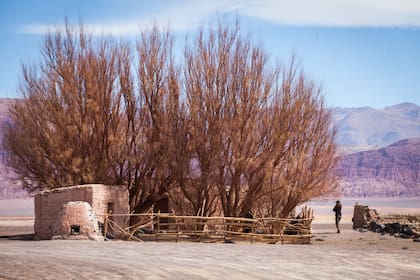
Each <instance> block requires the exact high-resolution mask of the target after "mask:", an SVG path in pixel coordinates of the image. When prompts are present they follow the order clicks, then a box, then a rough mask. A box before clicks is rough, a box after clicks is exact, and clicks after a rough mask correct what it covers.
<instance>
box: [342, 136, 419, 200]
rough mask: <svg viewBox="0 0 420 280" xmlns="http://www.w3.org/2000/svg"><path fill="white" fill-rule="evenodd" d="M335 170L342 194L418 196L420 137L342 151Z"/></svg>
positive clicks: (354, 195) (356, 195) (355, 195)
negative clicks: (378, 146)
mask: <svg viewBox="0 0 420 280" xmlns="http://www.w3.org/2000/svg"><path fill="white" fill-rule="evenodd" d="M337 174H338V176H340V177H341V180H340V184H341V186H342V188H343V191H344V195H345V196H352V197H360V196H366V197H372V196H377V197H400V196H420V138H414V139H405V140H401V141H398V142H396V143H395V144H392V145H390V146H388V147H385V148H381V149H377V150H372V151H365V152H359V153H355V154H351V155H344V156H342V158H341V160H340V163H339V165H338V167H337Z"/></svg>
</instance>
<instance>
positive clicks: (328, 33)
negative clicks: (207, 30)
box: [0, 0, 420, 108]
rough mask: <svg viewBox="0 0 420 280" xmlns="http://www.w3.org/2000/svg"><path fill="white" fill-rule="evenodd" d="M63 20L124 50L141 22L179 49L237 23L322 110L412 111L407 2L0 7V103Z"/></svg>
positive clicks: (414, 13) (415, 28)
mask: <svg viewBox="0 0 420 280" xmlns="http://www.w3.org/2000/svg"><path fill="white" fill-rule="evenodd" d="M315 2H316V5H315V4H314V3H315ZM65 16H67V17H68V18H69V19H70V21H71V22H77V21H79V19H81V20H82V21H83V23H84V25H85V26H87V28H88V30H91V31H92V32H94V33H95V34H103V33H105V34H113V35H115V36H122V37H125V38H127V39H129V40H130V39H133V38H135V36H136V34H138V32H139V30H140V29H141V28H142V27H144V26H147V25H150V23H151V22H158V23H162V24H164V25H167V24H169V25H170V27H171V29H172V30H173V31H174V33H175V34H177V35H178V36H177V40H178V41H179V42H181V43H182V42H183V39H184V37H183V36H184V34H185V32H195V30H197V28H198V27H199V26H200V25H202V24H206V23H208V22H211V21H214V20H216V19H217V18H218V17H219V18H220V17H221V16H222V17H225V18H230V17H232V18H234V17H235V16H238V17H239V19H240V21H241V25H242V29H243V30H244V31H250V32H251V33H252V34H253V35H254V36H255V38H256V39H257V40H258V41H261V42H262V43H263V45H264V47H265V48H266V49H267V50H268V51H269V53H270V54H271V59H273V60H274V61H279V62H287V61H288V60H289V59H290V57H291V55H292V54H294V55H296V56H297V58H298V59H299V61H300V63H301V65H302V66H303V68H304V70H305V72H306V73H307V75H308V76H309V77H311V78H312V79H314V80H316V81H317V82H318V83H320V84H322V86H323V94H324V96H325V100H326V103H327V105H328V106H342V107H360V106H370V107H375V108H383V107H386V106H390V105H393V104H397V103H401V102H413V103H416V104H417V105H420V82H419V81H420V1H417V0H399V1H395V0H365V1H362V0H341V1H337V0H318V1H313V0H295V1H286V0H265V1H257V0H242V1H240V0H212V1H198V0H172V1H170V0H166V1H141V0H138V1H136V0H70V1H67V0H61V1H59V0H45V1H42V0H38V1H35V0H0V38H1V39H0V40H1V43H0V97H17V96H18V94H17V91H16V88H17V85H18V77H19V75H20V69H21V64H22V63H34V62H36V61H37V60H39V59H40V51H39V48H40V46H41V44H42V38H43V36H45V33H46V32H47V31H48V30H51V29H54V28H56V27H60V26H62V24H63V22H64V18H65Z"/></svg>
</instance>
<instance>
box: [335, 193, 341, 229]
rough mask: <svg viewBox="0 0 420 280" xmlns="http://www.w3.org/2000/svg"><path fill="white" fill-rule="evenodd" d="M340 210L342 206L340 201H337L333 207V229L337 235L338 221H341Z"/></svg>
mask: <svg viewBox="0 0 420 280" xmlns="http://www.w3.org/2000/svg"><path fill="white" fill-rule="evenodd" d="M341 208H342V205H341V203H340V200H337V201H336V202H335V206H334V208H333V211H334V212H335V227H336V228H337V233H340V225H339V224H340V220H341Z"/></svg>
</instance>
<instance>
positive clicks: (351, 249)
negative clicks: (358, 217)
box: [0, 218, 420, 279]
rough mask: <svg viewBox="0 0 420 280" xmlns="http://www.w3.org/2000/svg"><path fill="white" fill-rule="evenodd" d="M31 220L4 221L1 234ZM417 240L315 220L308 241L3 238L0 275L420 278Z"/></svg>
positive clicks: (24, 229) (27, 227)
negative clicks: (306, 242) (242, 241)
mask: <svg viewBox="0 0 420 280" xmlns="http://www.w3.org/2000/svg"><path fill="white" fill-rule="evenodd" d="M32 223H33V220H25V219H21V220H14V221H13V220H12V219H10V218H9V219H8V220H0V236H1V235H3V236H4V235H5V233H11V232H12V233H13V232H19V233H20V234H22V233H30V232H31V231H32V228H31V226H32ZM419 259H420V243H417V242H413V241H412V240H411V239H397V238H395V237H393V236H390V235H380V234H377V233H372V232H358V231H354V230H352V229H351V225H350V224H344V225H342V232H341V233H340V234H337V233H336V232H335V229H334V225H332V224H315V225H314V237H313V239H312V244H310V245H279V244H276V245H268V244H250V243H240V244H208V243H192V242H179V243H175V242H173V243H171V242H145V243H139V242H128V241H106V242H105V241H103V242H95V241H69V240H66V241H59V240H57V241H25V240H11V239H6V238H0V279H335V278H338V279H420V265H419Z"/></svg>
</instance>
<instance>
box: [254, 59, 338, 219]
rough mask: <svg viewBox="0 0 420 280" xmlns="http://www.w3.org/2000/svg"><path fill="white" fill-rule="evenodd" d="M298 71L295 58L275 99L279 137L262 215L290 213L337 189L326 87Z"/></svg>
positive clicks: (260, 199)
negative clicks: (323, 88)
mask: <svg viewBox="0 0 420 280" xmlns="http://www.w3.org/2000/svg"><path fill="white" fill-rule="evenodd" d="M298 70H299V68H298V67H296V65H295V63H294V61H292V62H291V64H290V65H289V67H287V68H284V69H283V70H282V80H281V86H280V87H279V90H278V91H277V92H276V95H275V96H274V98H273V101H274V102H273V103H272V106H271V117H272V120H271V122H272V123H275V127H274V128H273V133H274V134H273V135H272V138H273V139H276V141H275V142H274V143H273V144H274V146H273V150H272V158H271V159H270V165H269V166H268V168H267V177H266V179H265V181H264V191H263V192H262V193H261V194H259V195H258V196H256V197H254V199H255V206H256V208H257V209H258V210H257V209H256V211H257V212H259V214H260V215H268V216H279V217H287V216H288V215H289V213H290V212H291V211H292V210H293V209H294V208H295V207H296V206H297V205H299V204H301V203H304V202H306V201H308V200H310V199H314V198H319V197H322V196H327V195H331V194H334V193H335V192H336V191H337V180H336V177H335V175H334V172H333V167H334V165H335V164H336V161H337V157H336V149H335V144H334V136H335V129H334V128H333V127H332V126H331V118H330V112H329V110H327V109H326V108H325V105H324V103H323V100H322V97H321V95H320V88H319V87H317V86H316V85H315V84H314V83H313V82H312V81H310V80H308V79H307V78H306V77H305V76H304V74H303V72H299V71H298Z"/></svg>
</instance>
